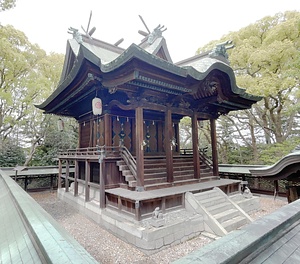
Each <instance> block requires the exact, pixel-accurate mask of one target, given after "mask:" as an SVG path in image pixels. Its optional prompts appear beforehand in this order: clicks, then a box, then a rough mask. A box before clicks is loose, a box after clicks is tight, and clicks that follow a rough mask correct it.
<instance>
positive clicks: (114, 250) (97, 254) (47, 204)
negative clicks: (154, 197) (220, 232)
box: [31, 192, 287, 264]
mask: <svg viewBox="0 0 300 264" xmlns="http://www.w3.org/2000/svg"><path fill="white" fill-rule="evenodd" d="M31 196H32V197H33V198H34V199H35V200H36V201H37V202H38V203H39V204H40V205H41V206H42V207H43V208H44V209H45V210H46V211H47V212H48V213H49V214H50V215H51V216H52V217H53V218H54V219H56V220H57V221H58V222H59V223H60V224H61V225H62V226H63V227H64V228H65V229H66V230H67V231H68V232H69V233H70V234H71V235H72V236H73V237H74V238H75V239H76V240H77V241H78V242H79V243H80V244H81V245H82V246H83V247H84V248H85V249H86V250H87V251H88V252H89V253H90V254H91V255H92V256H93V257H94V258H95V259H96V260H97V261H98V262H101V263H120V264H121V263H126V264H128V263H136V264H138V263H141V264H142V263H143V264H160V263H170V262H172V261H175V260H176V259H178V258H181V257H183V256H185V255H187V254H188V253H191V252H192V251H194V250H196V249H198V248H200V247H202V246H204V245H206V244H208V243H210V242H211V241H213V240H212V239H211V238H208V237H205V236H199V237H197V238H194V239H190V240H188V241H186V242H184V243H181V244H179V245H176V246H173V247H169V248H167V249H164V250H162V251H160V252H158V253H156V254H153V255H151V256H147V255H146V254H144V253H143V252H141V251H139V250H138V249H137V248H135V247H134V246H132V245H130V244H127V243H125V242H123V241H122V240H120V239H119V238H117V237H115V236H114V235H112V234H111V233H109V232H107V231H106V230H105V229H103V228H101V227H100V226H99V225H97V224H96V223H95V222H93V221H91V220H89V219H88V218H86V217H84V216H83V215H81V214H79V213H78V211H76V210H75V209H74V208H73V207H72V206H70V205H68V204H67V203H65V202H63V201H61V200H59V199H58V198H57V197H56V193H51V192H40V193H31ZM260 204H261V210H259V211H258V212H256V213H253V214H251V215H250V216H251V217H252V218H253V219H254V220H255V219H258V218H260V217H262V216H264V215H267V214H270V213H272V212H273V211H275V210H277V209H279V208H280V207H282V206H283V205H285V204H287V201H286V199H282V198H277V199H276V200H274V198H273V197H270V196H260ZM74 223H78V224H77V225H76V224H74Z"/></svg>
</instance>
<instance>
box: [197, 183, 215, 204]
mask: <svg viewBox="0 0 300 264" xmlns="http://www.w3.org/2000/svg"><path fill="white" fill-rule="evenodd" d="M200 181H201V179H200ZM194 195H195V198H196V199H197V200H198V201H200V202H201V200H206V199H208V198H210V197H216V196H219V195H220V194H219V193H218V192H216V191H215V190H210V191H205V192H199V193H195V194H194Z"/></svg>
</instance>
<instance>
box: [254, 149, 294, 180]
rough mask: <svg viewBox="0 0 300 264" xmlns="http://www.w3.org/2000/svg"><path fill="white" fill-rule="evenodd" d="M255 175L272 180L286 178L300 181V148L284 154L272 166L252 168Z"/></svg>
mask: <svg viewBox="0 0 300 264" xmlns="http://www.w3.org/2000/svg"><path fill="white" fill-rule="evenodd" d="M250 172H251V175H252V176H254V177H263V178H267V179H270V180H281V179H286V180H288V181H299V172H300V149H299V148H296V149H295V151H294V152H292V153H290V154H288V155H286V156H284V157H283V158H282V159H280V160H279V161H278V162H276V163H275V164H273V165H271V166H266V167H262V168H253V169H250Z"/></svg>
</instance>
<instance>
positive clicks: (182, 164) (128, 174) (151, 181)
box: [117, 155, 218, 190]
mask: <svg viewBox="0 0 300 264" xmlns="http://www.w3.org/2000/svg"><path fill="white" fill-rule="evenodd" d="M199 162H200V176H201V179H200V181H205V180H212V179H215V178H218V177H213V174H212V169H211V168H210V167H209V166H208V165H207V164H206V163H205V162H203V161H201V160H200V161H199ZM117 166H118V167H119V170H120V171H121V173H122V175H123V176H124V178H125V182H126V184H122V186H121V187H123V188H127V189H131V190H134V189H135V187H136V179H135V177H134V175H133V173H132V171H131V170H130V169H129V167H128V166H127V165H126V162H125V161H124V160H119V161H117ZM173 176H174V182H173V183H170V182H167V171H166V158H165V157H160V156H156V157H145V159H144V187H145V190H153V189H160V188H167V187H171V186H178V185H184V184H192V183H197V182H199V179H195V178H194V165H193V156H191V155H182V156H175V157H173Z"/></svg>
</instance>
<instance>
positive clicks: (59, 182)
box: [57, 159, 62, 189]
mask: <svg viewBox="0 0 300 264" xmlns="http://www.w3.org/2000/svg"><path fill="white" fill-rule="evenodd" d="M61 175H62V161H61V159H59V160H58V182H57V188H58V189H61Z"/></svg>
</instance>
